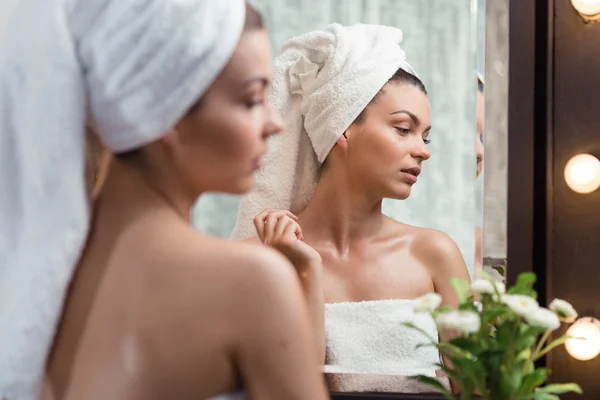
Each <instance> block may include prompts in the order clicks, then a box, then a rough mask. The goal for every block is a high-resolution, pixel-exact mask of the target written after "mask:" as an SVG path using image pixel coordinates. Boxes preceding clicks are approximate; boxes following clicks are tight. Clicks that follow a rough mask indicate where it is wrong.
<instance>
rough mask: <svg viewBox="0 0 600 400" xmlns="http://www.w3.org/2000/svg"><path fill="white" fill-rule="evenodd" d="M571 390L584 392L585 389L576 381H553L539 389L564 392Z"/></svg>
mask: <svg viewBox="0 0 600 400" xmlns="http://www.w3.org/2000/svg"><path fill="white" fill-rule="evenodd" d="M569 392H575V393H577V394H583V390H581V387H580V386H579V385H578V384H576V383H553V384H550V385H546V386H544V387H543V388H539V389H538V393H554V394H563V393H569Z"/></svg>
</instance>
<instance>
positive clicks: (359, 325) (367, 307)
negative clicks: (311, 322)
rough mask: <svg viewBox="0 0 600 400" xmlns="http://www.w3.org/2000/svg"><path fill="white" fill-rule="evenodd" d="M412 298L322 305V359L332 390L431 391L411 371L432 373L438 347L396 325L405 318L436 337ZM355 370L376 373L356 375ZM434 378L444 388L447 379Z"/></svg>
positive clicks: (423, 373)
mask: <svg viewBox="0 0 600 400" xmlns="http://www.w3.org/2000/svg"><path fill="white" fill-rule="evenodd" d="M414 305H415V300H379V301H362V302H345V303H331V304H326V305H325V329H326V332H327V361H326V365H325V372H327V373H328V374H331V375H332V377H331V378H330V379H329V381H330V382H332V389H333V390H336V391H341V392H345V391H381V390H383V391H385V390H388V391H397V392H400V391H402V392H413V393H414V392H423V391H431V390H432V389H431V388H429V387H426V386H424V385H422V384H420V383H418V382H416V381H413V380H411V379H409V377H410V376H414V375H426V376H430V377H432V378H435V377H436V371H437V370H438V369H439V367H438V366H436V364H439V363H440V362H441V360H440V354H439V352H438V350H437V349H436V348H435V347H433V346H422V345H424V344H427V343H428V341H429V339H428V338H427V337H426V336H425V335H424V334H422V333H421V332H418V331H416V330H414V329H411V328H409V327H406V326H404V325H402V324H403V323H404V322H410V323H413V324H415V325H416V326H418V327H419V328H420V329H422V330H424V331H425V332H427V334H428V335H429V336H430V337H431V338H434V339H435V340H437V338H438V333H437V327H436V324H435V322H434V320H433V318H432V317H431V316H430V315H429V314H425V313H416V312H415V311H413V308H414ZM361 374H368V375H370V376H372V375H375V376H378V378H377V379H374V378H372V377H369V379H364V378H363V379H361V378H360V376H361ZM440 382H441V383H442V384H443V385H444V386H446V387H448V384H449V383H448V380H447V379H441V380H440Z"/></svg>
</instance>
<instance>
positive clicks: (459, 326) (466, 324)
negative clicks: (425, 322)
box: [435, 310, 481, 333]
mask: <svg viewBox="0 0 600 400" xmlns="http://www.w3.org/2000/svg"><path fill="white" fill-rule="evenodd" d="M435 322H436V323H437V324H438V326H439V327H440V328H442V329H452V330H456V331H459V332H462V333H473V332H477V331H478V330H479V328H480V327H481V320H480V319H479V314H477V313H476V312H473V311H458V310H453V311H448V312H445V313H441V314H439V315H438V316H437V317H436V319H435Z"/></svg>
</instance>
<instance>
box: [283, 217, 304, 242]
mask: <svg viewBox="0 0 600 400" xmlns="http://www.w3.org/2000/svg"><path fill="white" fill-rule="evenodd" d="M288 235H294V236H295V237H296V238H297V239H300V237H301V235H302V228H300V225H298V223H297V222H294V221H292V223H291V224H288V225H286V227H285V230H284V231H283V232H282V233H281V236H288Z"/></svg>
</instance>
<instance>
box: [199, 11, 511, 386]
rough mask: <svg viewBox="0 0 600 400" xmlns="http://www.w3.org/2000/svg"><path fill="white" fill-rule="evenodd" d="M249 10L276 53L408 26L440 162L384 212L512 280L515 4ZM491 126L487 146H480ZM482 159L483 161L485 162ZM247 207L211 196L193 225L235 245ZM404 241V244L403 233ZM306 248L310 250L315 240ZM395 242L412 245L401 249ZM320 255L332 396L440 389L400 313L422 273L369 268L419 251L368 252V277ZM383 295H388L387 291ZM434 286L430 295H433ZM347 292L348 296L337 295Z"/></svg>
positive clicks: (471, 265) (429, 356) (431, 355)
mask: <svg viewBox="0 0 600 400" xmlns="http://www.w3.org/2000/svg"><path fill="white" fill-rule="evenodd" d="M252 3H253V4H254V5H256V6H257V8H258V9H259V10H260V11H261V12H262V15H263V17H264V19H265V23H266V26H267V28H268V29H269V33H270V35H271V39H272V43H273V49H274V53H275V54H274V55H277V54H278V53H279V49H280V48H281V47H282V45H283V43H284V42H285V41H286V40H287V39H289V38H291V37H295V36H297V35H301V34H304V33H307V32H309V31H313V30H316V29H323V28H324V27H325V26H327V25H329V24H331V23H333V22H337V23H339V24H341V25H344V26H348V25H352V24H355V23H368V24H380V25H388V26H393V27H398V28H400V29H402V31H403V32H404V39H403V41H402V44H401V47H402V48H403V49H404V51H405V52H406V55H407V60H408V62H409V63H410V64H411V65H412V67H414V69H415V71H417V74H418V76H419V78H420V79H421V80H422V81H423V83H424V85H425V87H426V89H427V93H428V100H429V103H430V106H431V125H432V127H433V128H432V130H431V135H430V137H429V138H430V139H431V143H430V144H428V149H429V152H430V154H431V157H430V158H429V159H427V160H425V161H423V163H422V173H421V174H420V175H419V177H418V183H417V184H415V185H414V186H413V187H412V190H411V193H410V196H409V197H408V198H407V199H404V200H391V199H385V200H384V201H383V206H382V211H383V213H384V214H385V215H387V216H389V217H391V218H392V219H394V220H396V221H399V222H401V223H403V224H407V225H410V226H416V227H422V228H430V229H435V230H438V231H441V232H443V233H445V234H446V235H447V236H448V237H449V238H451V239H452V241H453V242H454V243H456V245H457V246H458V249H459V250H460V254H461V255H462V260H463V263H464V265H465V266H466V269H467V271H468V275H469V276H470V278H471V279H476V278H479V277H481V276H482V271H484V270H485V271H486V272H487V273H488V274H490V275H493V277H495V278H497V279H503V275H502V274H503V268H504V267H505V259H506V251H505V248H506V247H505V239H506V238H505V232H506V228H505V226H506V222H505V221H506V211H505V209H506V178H505V175H506V112H507V108H506V89H503V88H504V86H503V85H505V86H507V85H506V79H507V72H506V71H505V69H506V65H507V64H506V63H505V61H506V57H507V49H506V47H507V43H508V35H507V32H506V31H507V29H508V28H507V27H508V20H507V13H508V1H504V0H503V1H498V2H493V3H494V4H493V5H491V4H490V3H492V2H487V4H486V1H485V0H429V1H422V0H388V1H385V0H378V1H375V0H368V1H367V0H327V1H325V0H303V1H287V0H256V1H253V2H252ZM490 29H491V30H492V32H493V35H490ZM486 30H487V40H486ZM486 50H487V53H488V54H493V56H492V58H493V60H492V61H491V62H490V60H486V57H485V54H486ZM488 57H489V56H488ZM480 79H481V82H478V81H479V80H480ZM503 90H504V91H503ZM497 91H498V92H499V96H498V97H496V96H497ZM490 93H491V94H490ZM483 104H485V117H484V113H483V107H482V106H483ZM483 126H485V140H482V133H483ZM483 142H484V143H483ZM349 143H350V141H349ZM482 144H484V146H482ZM483 147H485V151H483ZM478 154H479V156H480V157H482V158H483V163H478ZM483 154H484V155H483ZM478 164H479V167H478ZM483 164H485V168H483ZM480 172H481V173H480ZM484 177H485V181H484ZM503 177H504V178H503ZM484 193H485V194H484ZM239 204H240V198H238V197H235V196H228V195H221V194H208V195H205V196H203V197H201V198H200V199H199V201H198V202H197V204H196V206H195V207H194V209H193V211H192V212H193V221H194V225H195V226H196V227H197V228H198V229H199V230H202V231H204V232H207V233H210V234H213V235H217V236H221V237H229V236H230V235H231V234H232V232H233V231H234V227H235V224H236V219H237V215H238V208H239ZM266 206H267V207H269V205H266ZM484 209H485V213H484V212H483V210H484ZM488 210H490V211H488ZM301 219H302V218H301ZM397 236H398V237H400V239H401V236H402V235H400V234H399V235H397ZM411 237H412V236H411ZM306 241H307V243H310V238H307V240H306ZM390 243H392V242H390ZM394 243H396V244H397V245H398V246H400V247H402V246H405V244H403V243H404V242H403V241H402V240H399V241H398V240H397V241H396V242H394ZM373 246H375V245H373ZM320 253H321V256H322V258H323V268H324V270H325V272H324V281H323V282H324V283H323V290H324V296H325V301H326V303H327V304H326V317H325V319H326V324H325V325H326V334H327V341H328V349H327V365H326V367H325V371H326V376H327V378H328V382H329V385H330V389H331V391H332V392H395V393H424V392H431V391H433V390H432V389H431V388H430V387H428V386H424V385H420V384H417V383H416V382H414V381H412V380H410V379H408V378H407V377H408V376H410V375H414V374H416V373H425V374H429V375H431V376H433V377H436V376H437V375H439V374H437V372H436V370H435V368H433V369H432V368H429V369H423V368H424V367H423V362H422V361H423V360H428V361H431V362H437V361H439V354H437V352H436V351H433V352H432V351H431V348H429V349H420V350H416V349H415V348H416V346H417V345H418V344H419V343H423V339H424V338H423V337H422V336H421V335H420V334H419V333H418V332H416V331H413V330H410V329H408V328H406V327H403V326H402V325H401V321H402V318H403V317H402V314H403V313H404V312H405V311H403V310H405V309H407V304H408V305H410V304H409V303H410V302H411V301H413V300H414V299H415V298H416V296H417V295H416V294H415V293H418V292H419V290H413V289H414V287H412V288H411V287H407V286H406V285H404V284H403V282H405V281H411V279H412V281H411V282H413V281H414V282H419V278H418V274H419V271H420V270H418V269H415V270H414V271H416V272H415V273H413V272H412V271H413V270H411V269H407V268H405V269H402V268H401V267H398V268H399V271H402V273H401V274H399V273H398V272H397V271H396V272H389V270H388V269H385V268H383V269H379V270H376V269H374V270H369V269H368V268H369V265H370V263H371V262H372V263H373V265H375V266H377V265H378V263H384V264H385V263H387V264H386V265H385V266H386V268H389V265H390V264H391V263H395V264H398V265H402V262H403V261H402V260H403V258H402V257H408V258H407V260H408V259H409V258H410V259H411V260H412V258H411V257H413V255H412V253H411V252H410V251H408V252H407V251H399V252H397V258H396V259H394V261H393V262H390V261H389V260H387V261H385V262H383V261H381V257H379V256H380V255H381V254H383V253H379V252H378V251H369V249H366V250H365V251H364V252H363V253H361V254H362V256H363V257H364V258H363V259H362V260H361V261H362V263H363V265H362V266H361V268H362V270H360V268H355V269H356V270H360V271H359V272H355V273H348V272H347V271H345V270H342V269H343V265H344V263H343V262H337V263H336V262H330V263H328V260H329V258H328V257H329V254H325V253H326V252H320ZM386 254H387V253H386ZM370 257H371V258H370ZM334 258H335V257H334ZM413 258H414V257H413ZM338 261H339V260H338ZM411 262H414V260H412V261H406V263H407V265H408V264H410V263H411ZM353 268H354V267H353ZM340 271H341V272H340ZM365 271H366V272H365ZM411 275H414V277H411ZM409 278H410V279H409ZM429 282H431V280H430V281H429ZM378 286H381V287H385V289H381V290H379V287H378ZM417 286H418V285H417ZM430 286H431V290H433V289H434V286H433V285H430ZM340 287H343V288H345V289H348V287H351V289H348V290H340V289H339V288H340ZM396 289H397V290H396ZM394 290H396V291H394ZM407 302H408V303H407ZM410 307H412V306H410ZM419 318H420V317H419V316H415V315H412V314H411V316H410V317H409V319H410V320H411V321H413V322H415V323H417V324H419V323H423V324H426V325H427V324H429V325H428V326H429V328H431V324H432V323H433V322H432V321H425V320H419ZM434 328H435V326H434ZM436 358H437V359H436ZM438 379H439V380H440V382H442V383H443V384H444V385H447V384H448V380H447V378H444V377H443V376H438Z"/></svg>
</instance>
